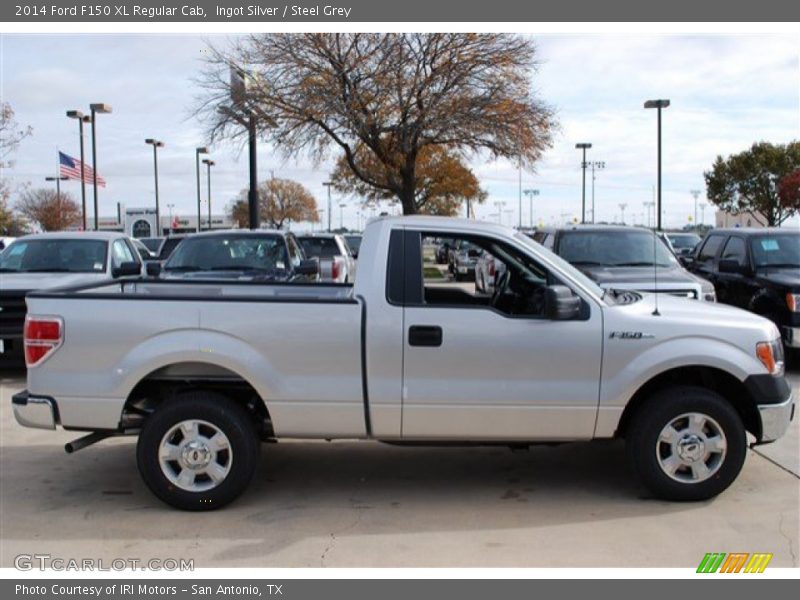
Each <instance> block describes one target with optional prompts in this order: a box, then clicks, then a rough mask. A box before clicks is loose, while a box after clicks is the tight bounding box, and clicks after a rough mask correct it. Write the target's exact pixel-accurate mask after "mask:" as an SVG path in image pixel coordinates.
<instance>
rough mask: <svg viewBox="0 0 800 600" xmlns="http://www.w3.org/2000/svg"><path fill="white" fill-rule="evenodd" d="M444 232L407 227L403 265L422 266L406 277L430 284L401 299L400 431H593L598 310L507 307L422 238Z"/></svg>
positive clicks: (542, 435)
mask: <svg viewBox="0 0 800 600" xmlns="http://www.w3.org/2000/svg"><path fill="white" fill-rule="evenodd" d="M409 234H410V235H409ZM437 235H438V236H440V237H441V236H444V235H448V236H449V235H451V234H449V233H448V234H443V233H428V232H406V250H405V252H406V262H405V264H406V269H413V268H419V269H420V270H421V277H420V276H417V277H416V278H415V277H413V276H412V277H406V281H407V282H409V283H407V284H406V285H407V286H413V285H414V284H413V281H415V280H421V285H422V287H423V290H422V292H421V294H420V295H419V297H418V298H417V299H416V300H414V298H413V294H411V295H409V294H407V295H406V298H407V299H409V300H410V301H407V302H406V303H405V305H404V340H403V354H404V358H403V396H402V403H403V409H402V437H403V438H406V439H442V440H446V439H451V440H520V441H533V440H564V439H590V438H591V437H592V435H593V433H594V426H595V417H596V413H597V406H598V395H599V383H600V359H601V354H602V318H601V314H600V310H599V308H598V307H597V306H596V305H595V304H594V302H593V301H592V300H589V299H584V301H585V302H586V304H587V306H586V307H585V309H586V310H585V311H584V315H583V316H582V317H581V318H580V319H576V320H571V321H552V320H549V319H547V318H545V317H544V316H543V315H542V314H509V313H508V312H504V310H502V309H498V308H496V307H495V306H492V302H491V297H490V296H488V295H486V294H481V293H479V292H476V290H475V283H474V280H473V281H469V282H456V281H454V278H452V277H451V276H448V275H447V272H446V269H443V268H438V267H437V266H436V264H435V260H434V258H433V257H432V256H430V257H429V256H428V255H427V254H428V253H426V250H425V249H426V248H427V247H428V246H429V245H428V244H426V243H425V242H426V240H427V239H428V238H433V237H435V236H437ZM409 240H414V241H409ZM469 241H473V242H477V243H478V245H483V246H484V247H486V245H487V244H488V243H490V242H491V240H488V239H484V240H481V239H480V238H479V237H478V238H476V237H475V236H470V240H469ZM507 250H513V249H508V248H507ZM515 251H516V252H519V253H524V251H522V250H519V249H517V250H515ZM493 253H494V252H493ZM414 256H417V257H418V260H415V259H414V258H413V257H414ZM498 260H502V259H500V258H498ZM527 260H528V261H532V260H534V259H532V258H531V257H530V256H528V257H527ZM415 265H416V267H415ZM508 268H509V266H508V265H506V269H508ZM540 269H541V271H542V273H545V275H546V276H549V275H547V273H546V269H544V268H543V267H541V265H540ZM436 271H438V273H436ZM559 283H560V282H559ZM502 305H503V303H497V306H498V307H500V306H502Z"/></svg>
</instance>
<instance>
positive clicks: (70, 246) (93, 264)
mask: <svg viewBox="0 0 800 600" xmlns="http://www.w3.org/2000/svg"><path fill="white" fill-rule="evenodd" d="M107 248H108V243H107V242H105V241H103V240H77V239H61V240H59V239H38V240H18V241H16V242H14V243H13V244H11V245H10V246H9V247H8V248H7V249H6V250H5V251H4V252H3V253H2V255H0V271H4V272H16V273H60V272H64V273H103V272H104V271H105V270H106V254H107Z"/></svg>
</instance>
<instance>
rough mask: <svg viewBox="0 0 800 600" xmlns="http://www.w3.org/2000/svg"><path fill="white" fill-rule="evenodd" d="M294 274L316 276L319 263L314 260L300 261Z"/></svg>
mask: <svg viewBox="0 0 800 600" xmlns="http://www.w3.org/2000/svg"><path fill="white" fill-rule="evenodd" d="M295 272H296V273H297V274H298V275H316V274H317V273H319V261H318V260H317V259H315V258H309V259H306V260H303V261H300V264H299V265H298V266H297V268H296V269H295Z"/></svg>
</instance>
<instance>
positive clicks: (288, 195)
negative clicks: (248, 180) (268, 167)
mask: <svg viewBox="0 0 800 600" xmlns="http://www.w3.org/2000/svg"><path fill="white" fill-rule="evenodd" d="M258 199H259V209H260V213H261V220H262V221H263V222H264V223H267V224H269V226H270V227H272V228H273V229H281V228H282V227H283V226H284V224H285V223H286V222H287V221H310V222H312V223H316V222H317V221H319V216H318V215H317V202H316V200H314V196H312V195H311V192H309V191H308V190H307V189H306V187H305V186H303V185H302V184H300V183H297V182H296V181H292V180H291V179H277V178H274V179H267V180H266V181H264V182H262V183H261V184H259V186H258ZM229 213H230V215H231V219H232V220H233V221H235V222H236V223H238V224H239V227H243V228H244V227H248V224H249V222H250V216H249V212H248V205H247V190H246V189H245V190H242V191H241V192H239V196H238V198H237V199H236V200H234V202H233V204H232V205H231V206H230V208H229Z"/></svg>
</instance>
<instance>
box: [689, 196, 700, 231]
mask: <svg viewBox="0 0 800 600" xmlns="http://www.w3.org/2000/svg"><path fill="white" fill-rule="evenodd" d="M689 193H690V194H691V195H692V196H693V197H694V226H695V227H697V199H698V198H699V197H700V190H691V191H690V192H689Z"/></svg>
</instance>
